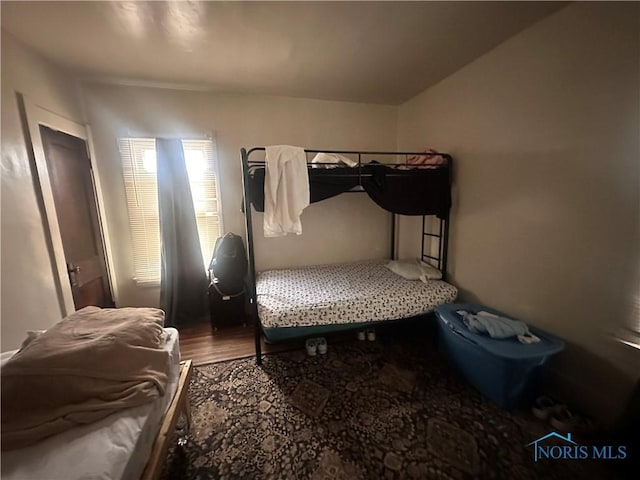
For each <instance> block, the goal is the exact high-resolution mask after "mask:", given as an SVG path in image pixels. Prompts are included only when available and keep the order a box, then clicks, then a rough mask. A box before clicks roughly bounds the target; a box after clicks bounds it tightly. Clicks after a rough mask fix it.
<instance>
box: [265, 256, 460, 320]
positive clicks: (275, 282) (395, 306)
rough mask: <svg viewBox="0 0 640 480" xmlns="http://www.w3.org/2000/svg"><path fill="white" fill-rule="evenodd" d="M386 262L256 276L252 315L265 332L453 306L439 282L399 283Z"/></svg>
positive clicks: (451, 292) (448, 289) (452, 292)
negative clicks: (257, 318)
mask: <svg viewBox="0 0 640 480" xmlns="http://www.w3.org/2000/svg"><path fill="white" fill-rule="evenodd" d="M386 263H388V260H369V261H364V262H355V263H342V264H334V265H321V266H313V267H303V268H295V269H281V270H267V271H264V272H261V273H259V274H258V275H257V279H256V290H257V294H258V315H259V317H260V322H261V323H262V326H263V327H265V328H278V327H304V326H313V325H335V324H345V323H358V322H377V321H383V320H396V319H400V318H408V317H413V316H416V315H420V314H424V313H428V312H430V311H432V310H433V309H434V307H436V306H437V305H440V304H443V303H449V302H453V301H454V300H455V299H456V296H457V294H458V290H457V289H456V287H454V286H453V285H450V284H448V283H446V282H443V281H441V280H430V281H428V282H427V283H423V282H421V281H419V280H414V281H411V280H405V279H404V278H402V277H401V276H399V275H397V274H395V273H393V272H392V271H391V270H389V269H388V268H387V267H385V264H386Z"/></svg>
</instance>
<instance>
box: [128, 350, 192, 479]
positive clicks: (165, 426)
mask: <svg viewBox="0 0 640 480" xmlns="http://www.w3.org/2000/svg"><path fill="white" fill-rule="evenodd" d="M191 371H192V362H191V360H184V361H182V362H180V377H179V379H178V388H177V389H176V393H175V395H174V396H173V400H172V401H171V404H170V405H169V408H168V409H167V413H166V415H165V416H164V420H163V422H162V425H161V427H160V431H159V432H158V436H157V437H156V440H155V442H154V444H153V449H152V450H151V455H150V456H149V461H148V462H147V466H146V467H145V469H144V472H142V476H141V477H140V479H141V480H156V479H158V478H159V477H160V474H161V473H162V468H163V467H164V464H165V461H166V460H167V450H168V449H169V440H170V439H171V437H172V434H173V432H174V430H175V428H176V423H177V422H178V418H179V417H180V414H183V415H184V416H185V419H186V421H187V430H188V429H189V427H190V426H191V404H190V403H189V382H190V381H191Z"/></svg>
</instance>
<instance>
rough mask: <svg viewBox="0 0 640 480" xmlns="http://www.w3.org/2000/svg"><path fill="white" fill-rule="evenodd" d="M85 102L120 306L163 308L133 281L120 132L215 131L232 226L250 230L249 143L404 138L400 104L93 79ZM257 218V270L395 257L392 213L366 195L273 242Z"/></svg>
mask: <svg viewBox="0 0 640 480" xmlns="http://www.w3.org/2000/svg"><path fill="white" fill-rule="evenodd" d="M85 99H86V105H87V112H88V115H89V122H90V124H91V126H92V131H93V136H94V140H95V148H96V158H97V159H98V163H99V171H100V176H101V178H102V179H103V182H102V186H103V189H104V196H105V198H106V212H107V217H108V224H109V227H110V233H111V243H112V246H113V247H114V252H113V259H114V261H115V268H116V281H117V284H118V290H119V298H118V305H119V306H125V305H157V303H158V288H148V287H147V288H139V287H137V286H136V285H135V282H134V281H133V280H132V279H133V276H134V273H133V271H132V261H131V259H132V252H131V249H130V245H131V241H130V234H129V226H128V217H127V211H126V205H125V195H124V185H123V182H122V171H121V163H120V159H119V156H118V150H117V144H116V139H117V138H118V136H127V135H131V136H167V135H172V136H182V137H187V138H188V137H192V138H196V137H199V138H202V137H203V136H205V135H208V134H214V136H215V139H216V144H217V152H218V159H219V165H220V190H221V195H222V200H223V221H224V226H225V230H226V231H232V232H234V233H237V234H241V235H243V236H244V231H245V228H244V216H243V215H242V213H241V211H240V205H241V199H242V180H241V167H240V148H241V147H252V146H257V145H277V144H292V145H299V146H303V147H307V148H326V149H372V150H375V149H378V150H393V149H394V148H395V142H396V108H395V107H391V106H379V105H366V104H357V103H346V102H330V101H321V100H308V99H296V98H283V97H268V96H253V95H224V94H215V93H211V92H188V91H178V90H169V89H156V88H139V87H120V86H105V85H87V86H85ZM253 218H254V232H255V239H256V241H255V246H256V258H257V260H256V262H257V268H258V269H264V268H271V267H277V266H296V265H308V264H314V263H331V262H340V261H348V260H358V259H366V258H377V257H384V256H387V255H388V249H389V235H388V230H389V225H390V224H389V222H390V220H389V215H388V214H385V213H384V212H383V211H382V210H380V209H379V208H377V207H376V206H375V205H374V204H373V202H371V201H370V200H369V199H368V197H367V196H366V194H363V193H360V194H344V195H342V196H340V197H336V198H333V199H331V200H327V201H325V202H322V203H321V204H317V205H311V206H310V207H308V208H307V209H306V210H305V211H304V213H303V216H302V223H303V234H302V235H301V236H300V237H295V236H288V237H285V238H276V239H265V238H264V237H263V236H262V216H261V215H260V214H256V215H254V217H253Z"/></svg>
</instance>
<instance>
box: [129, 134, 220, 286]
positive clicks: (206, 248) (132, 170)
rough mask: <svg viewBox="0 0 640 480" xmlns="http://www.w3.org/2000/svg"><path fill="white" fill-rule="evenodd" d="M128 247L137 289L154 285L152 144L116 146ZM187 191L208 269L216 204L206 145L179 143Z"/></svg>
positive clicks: (156, 236)
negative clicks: (186, 179) (191, 202)
mask: <svg viewBox="0 0 640 480" xmlns="http://www.w3.org/2000/svg"><path fill="white" fill-rule="evenodd" d="M118 144H119V147H120V157H121V159H122V171H123V176H124V186H125V191H126V197H127V208H128V210H129V226H130V228H131V237H132V241H133V263H134V270H135V277H134V280H135V281H136V283H137V284H138V285H157V284H159V283H160V220H159V218H158V185H157V182H156V141H155V139H153V138H121V139H119V140H118ZM182 148H183V150H184V157H185V163H186V165H187V172H188V175H189V183H190V185H191V194H192V196H193V206H194V209H195V213H196V222H197V224H198V236H199V237H200V248H201V250H202V259H203V265H204V266H205V268H206V266H207V265H208V263H209V259H210V257H211V252H212V251H213V247H214V245H215V241H216V238H218V237H219V236H220V232H221V231H222V227H221V222H220V201H219V197H218V188H217V182H216V175H215V164H214V155H213V143H212V141H211V140H182Z"/></svg>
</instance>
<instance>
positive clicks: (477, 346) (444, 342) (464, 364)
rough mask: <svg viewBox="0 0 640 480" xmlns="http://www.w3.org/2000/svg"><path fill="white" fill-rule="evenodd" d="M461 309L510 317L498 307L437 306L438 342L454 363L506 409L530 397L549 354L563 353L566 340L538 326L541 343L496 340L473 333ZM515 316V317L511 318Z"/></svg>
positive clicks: (479, 388) (535, 333) (478, 387)
mask: <svg viewBox="0 0 640 480" xmlns="http://www.w3.org/2000/svg"><path fill="white" fill-rule="evenodd" d="M458 310H465V311H467V312H472V313H476V312H479V311H481V310H484V311H485V312H490V313H494V314H496V315H500V316H504V317H507V318H509V315H505V314H504V313H502V312H499V311H498V310H495V309H492V308H489V307H485V306H483V305H478V304H471V303H450V304H446V305H440V306H438V307H436V309H435V311H436V316H437V318H438V327H439V332H440V334H439V336H438V345H439V348H440V349H441V351H442V352H443V353H444V354H445V355H446V356H447V357H448V358H449V360H450V361H451V362H452V363H453V365H454V366H455V367H456V368H457V369H458V370H460V372H461V373H462V374H463V375H464V376H465V377H466V378H467V380H468V381H469V382H470V383H471V384H472V385H473V386H474V387H476V388H477V389H478V390H480V391H481V392H482V393H483V394H485V395H486V396H487V397H489V398H490V399H491V400H493V401H494V402H495V403H497V404H498V405H499V406H501V407H503V408H513V407H515V406H516V405H518V404H519V403H521V402H523V401H525V400H528V398H527V397H528V396H529V394H530V393H531V388H532V387H533V382H534V380H535V376H536V375H537V374H538V373H539V369H540V367H542V365H543V364H544V363H545V362H546V361H547V359H548V358H549V356H551V355H553V354H555V353H558V352H560V351H561V350H562V349H563V348H564V342H563V341H562V340H561V339H559V338H558V337H556V336H554V335H551V334H550V333H547V332H545V331H543V330H540V329H538V328H535V327H531V326H530V327H529V330H530V331H531V333H533V334H534V335H536V336H537V337H539V338H540V342H538V343H532V344H529V345H525V344H522V343H520V342H519V341H518V340H517V339H516V338H515V337H514V338H509V339H493V338H491V337H489V336H487V335H482V334H475V333H471V332H470V331H469V330H468V329H467V327H466V326H465V324H464V322H463V321H462V317H461V316H460V315H459V314H458V313H456V311H458ZM511 318H512V317H511Z"/></svg>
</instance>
